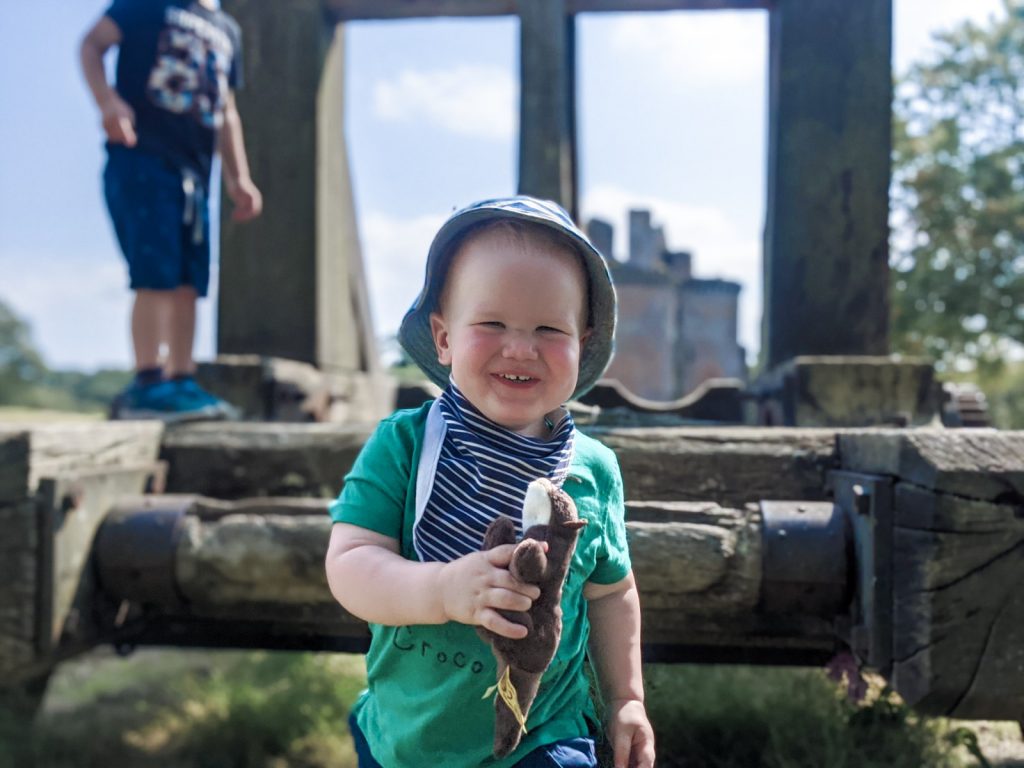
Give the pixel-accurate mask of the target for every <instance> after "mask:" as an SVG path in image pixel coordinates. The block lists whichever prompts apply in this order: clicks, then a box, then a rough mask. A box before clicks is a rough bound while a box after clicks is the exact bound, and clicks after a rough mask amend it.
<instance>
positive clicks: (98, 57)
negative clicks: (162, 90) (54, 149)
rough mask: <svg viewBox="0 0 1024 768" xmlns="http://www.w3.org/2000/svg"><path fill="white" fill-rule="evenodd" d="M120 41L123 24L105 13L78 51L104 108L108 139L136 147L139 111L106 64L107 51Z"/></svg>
mask: <svg viewBox="0 0 1024 768" xmlns="http://www.w3.org/2000/svg"><path fill="white" fill-rule="evenodd" d="M120 43H121V28H120V27H118V26H117V24H115V23H114V21H113V19H111V18H110V17H109V16H102V17H101V18H100V20H99V21H97V22H96V23H95V24H94V25H93V26H92V28H91V29H90V30H89V31H88V32H86V33H85V37H84V38H82V43H81V46H80V47H79V51H78V53H79V60H80V61H81V63H82V74H83V75H85V82H86V83H87V84H88V86H89V90H90V91H92V97H93V99H94V100H95V101H96V106H97V107H99V109H100V114H101V115H102V118H103V130H104V131H105V132H106V134H107V139H109V140H110V143H112V144H124V145H125V146H127V147H134V146H135V143H136V141H137V137H136V136H135V112H134V110H132V108H131V107H130V106H128V103H127V102H126V101H125V100H124V99H122V98H121V97H120V96H119V95H118V93H117V91H115V90H114V89H113V88H112V87H111V86H110V83H108V82H107V72H106V70H105V69H104V68H103V56H104V54H105V53H106V52H107V51H108V50H110V48H112V47H113V46H115V45H119V44H120Z"/></svg>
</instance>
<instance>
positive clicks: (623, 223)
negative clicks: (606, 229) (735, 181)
mask: <svg viewBox="0 0 1024 768" xmlns="http://www.w3.org/2000/svg"><path fill="white" fill-rule="evenodd" d="M638 208H639V209H644V208H646V209H648V210H649V211H650V212H651V224H652V225H654V226H661V227H664V230H665V241H666V244H667V246H668V248H669V249H671V250H679V251H690V252H691V253H692V254H693V271H694V275H695V276H696V277H701V278H723V279H726V280H733V281H735V282H737V283H739V284H740V285H742V286H743V290H742V291H741V293H740V306H739V336H740V343H741V344H742V345H743V346H744V347H745V348H746V350H747V352H748V353H754V352H756V351H757V350H758V349H760V346H761V343H760V324H761V243H760V240H759V236H758V235H756V234H755V235H745V234H744V233H743V231H742V228H741V227H739V226H737V224H736V223H735V222H734V221H732V220H731V219H730V218H729V216H728V214H727V213H726V212H724V211H722V210H719V209H717V208H711V207H703V206H688V205H681V204H679V203H677V202H674V201H671V200H666V199H663V198H658V197H653V196H651V195H645V194H641V193H634V192H632V191H630V190H627V189H623V188H621V187H616V186H612V185H598V186H595V187H593V188H592V189H590V190H588V192H587V193H586V196H585V197H584V199H583V201H582V205H581V209H582V212H583V216H582V218H583V220H584V221H586V220H589V219H591V218H600V219H604V220H605V221H607V222H609V223H610V224H612V225H613V226H614V227H615V242H614V245H613V247H614V249H615V255H616V257H618V258H625V256H626V251H627V249H628V246H627V242H628V212H629V210H630V209H638Z"/></svg>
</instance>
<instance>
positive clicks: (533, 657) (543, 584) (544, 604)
mask: <svg viewBox="0 0 1024 768" xmlns="http://www.w3.org/2000/svg"><path fill="white" fill-rule="evenodd" d="M586 524H587V521H586V520H581V519H580V518H579V516H578V515H577V513H576V505H575V504H574V503H573V501H572V499H571V498H570V497H569V494H567V493H566V492H565V491H563V490H561V489H560V488H556V487H555V486H554V485H552V483H551V482H550V481H549V480H547V479H546V478H541V479H540V480H534V481H533V482H532V483H530V485H529V487H528V488H527V490H526V499H525V501H524V502H523V539H522V541H520V542H519V543H518V544H517V545H516V548H515V551H514V552H513V553H512V561H511V562H510V563H509V566H508V569H509V572H510V573H511V574H512V575H513V576H514V577H515V578H516V579H518V580H519V581H522V582H526V583H528V584H536V585H537V586H539V587H540V597H538V598H537V599H536V600H534V601H533V605H532V606H531V608H530V610H529V611H525V612H524V611H502V615H504V616H505V617H506V618H507V619H509V620H511V621H514V622H516V623H518V624H522V625H524V626H525V627H526V628H527V630H528V632H529V634H527V635H526V637H524V638H523V639H522V640H512V639H511V638H507V637H502V636H501V635H496V634H494V633H493V632H490V631H489V630H485V629H480V630H478V631H479V633H480V636H481V637H482V638H483V639H484V640H485V641H487V642H488V643H490V645H491V650H492V651H493V652H494V657H495V659H497V662H498V683H497V685H496V686H495V688H497V695H496V696H495V697H494V754H495V755H496V756H497V757H504V756H506V755H508V754H510V753H511V752H512V750H514V749H515V748H516V747H517V746H518V745H519V739H520V738H521V736H522V734H523V733H525V732H526V718H527V716H528V715H529V713H530V705H531V704H533V700H534V698H535V697H536V695H537V688H538V686H539V685H540V678H541V676H542V675H543V674H544V671H545V670H546V669H547V668H548V664H550V663H551V659H552V658H554V655H555V650H556V649H557V648H558V641H559V639H560V638H561V636H562V608H561V601H562V585H563V584H564V583H565V575H566V573H567V572H568V570H569V563H570V562H572V553H573V551H574V550H575V549H576V539H577V538H578V537H579V532H580V529H581V528H582V527H583V526H585V525H586ZM542 542H546V543H547V545H548V546H547V551H546V552H545V549H544V544H543V543H542ZM515 543H516V535H515V525H514V524H513V522H512V521H511V520H509V519H508V518H506V517H500V518H498V519H497V520H494V521H493V522H492V523H491V524H490V526H488V528H487V532H486V534H485V535H484V545H483V548H484V550H488V549H492V548H493V547H497V546H499V545H501V544H515ZM491 690H494V689H493V688H492V689H491ZM489 693H490V691H488V694H489ZM486 695H487V694H485V696H486Z"/></svg>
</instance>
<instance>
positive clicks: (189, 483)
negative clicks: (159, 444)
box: [161, 424, 838, 506]
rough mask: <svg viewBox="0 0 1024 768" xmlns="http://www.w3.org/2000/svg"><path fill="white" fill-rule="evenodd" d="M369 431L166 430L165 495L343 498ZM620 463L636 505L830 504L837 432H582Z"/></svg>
mask: <svg viewBox="0 0 1024 768" xmlns="http://www.w3.org/2000/svg"><path fill="white" fill-rule="evenodd" d="M371 431H372V428H371V427H368V426H347V425H338V424H287V425H285V424H274V425H264V424H202V425H200V424H197V425H190V426H183V427H178V428H175V429H173V430H169V431H168V432H167V435H166V436H165V438H164V442H163V451H162V454H161V456H162V458H164V459H166V460H167V462H168V464H169V468H168V478H167V490H168V492H171V493H197V494H200V495H204V496H212V497H217V498H227V499H233V498H245V497H251V496H324V497H331V496H335V495H337V493H338V491H339V490H340V489H341V486H342V481H343V478H344V476H345V473H347V472H348V470H349V469H350V468H351V466H352V462H353V461H354V460H355V457H356V455H357V454H358V453H359V450H360V448H362V445H363V443H364V442H365V441H366V439H367V437H368V436H369V434H370V432H371ZM584 431H586V432H587V433H588V434H590V435H592V436H594V437H595V438H597V439H598V440H600V441H601V442H603V443H604V444H606V445H607V446H609V447H610V448H611V449H612V450H614V451H615V453H616V454H617V455H618V458H619V462H620V464H621V466H622V474H623V480H624V482H625V486H626V495H627V497H628V498H630V499H632V500H635V501H654V500H681V501H687V500H690V501H713V502H716V503H719V504H724V505H730V506H731V505H741V504H744V503H747V502H751V501H760V500H762V499H801V500H804V501H815V500H821V499H823V498H825V475H826V473H827V471H828V470H829V469H832V468H834V467H836V466H837V464H838V460H837V458H836V451H835V435H836V433H835V431H833V430H803V429H750V428H733V427H724V428H691V427H666V428H657V429H649V428H636V429H634V428H628V429H622V428H604V427H587V428H584Z"/></svg>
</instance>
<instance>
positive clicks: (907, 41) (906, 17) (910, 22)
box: [893, 0, 1005, 75]
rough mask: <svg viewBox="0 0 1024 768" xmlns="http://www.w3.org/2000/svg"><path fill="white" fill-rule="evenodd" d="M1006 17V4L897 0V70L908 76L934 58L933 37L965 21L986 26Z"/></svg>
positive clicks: (979, 0)
mask: <svg viewBox="0 0 1024 768" xmlns="http://www.w3.org/2000/svg"><path fill="white" fill-rule="evenodd" d="M992 16H995V17H997V18H1003V17H1004V16H1005V13H1004V10H1003V3H1002V0H970V1H969V2H965V0H896V2H895V3H894V5H893V70H894V71H895V72H896V73H897V74H898V75H903V74H905V73H906V71H907V68H908V67H909V66H910V64H911V63H913V62H918V61H923V60H926V59H929V58H932V55H931V54H932V52H933V51H934V49H935V46H934V42H933V36H934V35H935V34H936V33H937V32H948V31H950V30H951V29H953V28H955V27H958V26H960V25H961V24H963V23H964V22H965V21H972V22H974V23H975V24H981V25H985V24H987V23H988V21H989V18H990V17H992Z"/></svg>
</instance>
